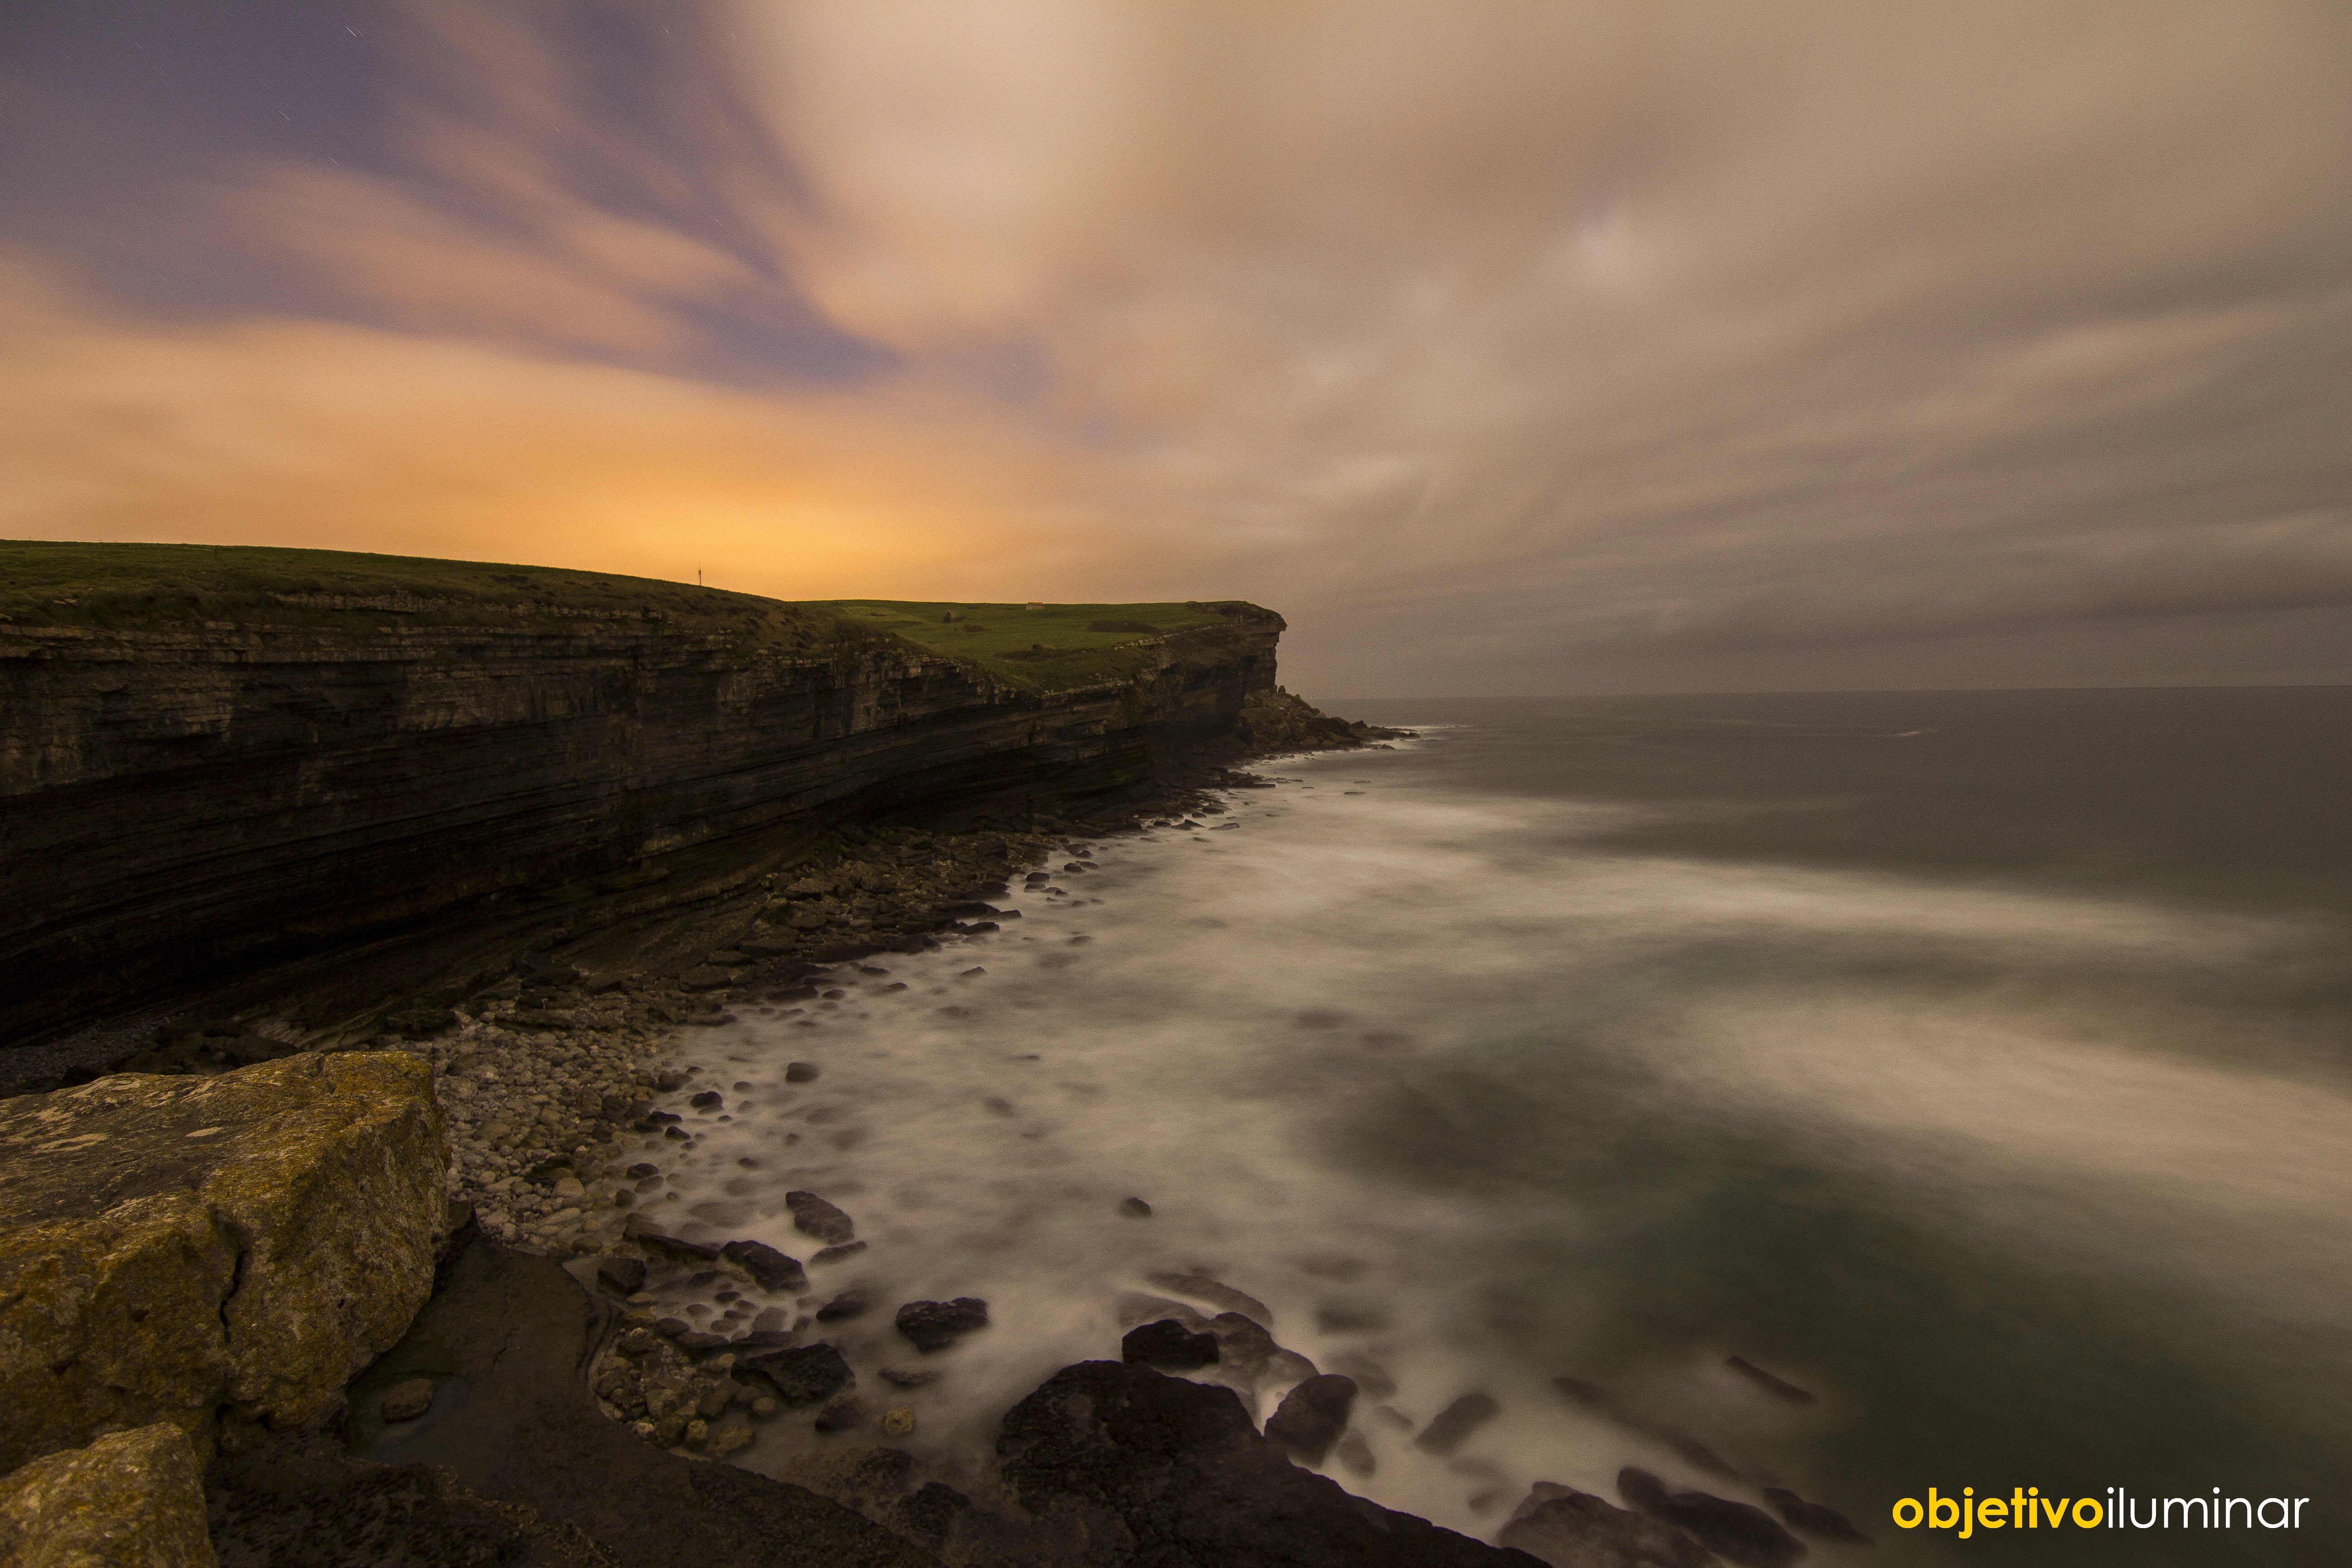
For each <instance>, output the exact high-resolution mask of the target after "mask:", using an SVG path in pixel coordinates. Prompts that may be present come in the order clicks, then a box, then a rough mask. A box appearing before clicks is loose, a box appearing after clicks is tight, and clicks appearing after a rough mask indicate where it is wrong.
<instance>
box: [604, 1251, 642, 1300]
mask: <svg viewBox="0 0 2352 1568" xmlns="http://www.w3.org/2000/svg"><path fill="white" fill-rule="evenodd" d="M596 1281H597V1283H598V1284H600V1285H602V1286H604V1289H607V1290H610V1291H611V1292H613V1294H614V1295H615V1296H634V1295H635V1294H636V1293H637V1292H638V1291H640V1290H642V1289H645V1288H646V1260H645V1259H644V1258H598V1259H597V1260H596Z"/></svg>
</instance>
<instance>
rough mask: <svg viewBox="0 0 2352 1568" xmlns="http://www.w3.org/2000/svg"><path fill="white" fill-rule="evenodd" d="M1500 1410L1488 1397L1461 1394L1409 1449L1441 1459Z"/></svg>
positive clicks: (1493, 1399)
mask: <svg viewBox="0 0 2352 1568" xmlns="http://www.w3.org/2000/svg"><path fill="white" fill-rule="evenodd" d="M1502 1408H1503V1407H1502V1406H1501V1405H1497V1404H1496V1403H1495V1398H1494V1395H1492V1394H1464V1395H1463V1396H1462V1397H1461V1398H1459V1399H1457V1400H1455V1401H1454V1403H1453V1404H1451V1405H1447V1406H1446V1407H1445V1408H1444V1409H1443V1410H1441V1411H1439V1412H1438V1413H1437V1417H1436V1419H1435V1420H1433V1421H1432V1422H1430V1424H1429V1425H1428V1426H1424V1427H1423V1428H1422V1430H1421V1436H1418V1437H1415V1438H1414V1439H1413V1440H1412V1446H1413V1447H1416V1448H1419V1449H1420V1450H1422V1452H1423V1453H1425V1454H1436V1455H1438V1456H1440V1457H1441V1458H1442V1457H1443V1456H1444V1455H1447V1454H1451V1453H1452V1452H1454V1449H1456V1448H1458V1447H1461V1446H1462V1444H1463V1441H1464V1439H1465V1438H1467V1437H1468V1436H1470V1434H1471V1433H1473V1432H1475V1431H1476V1430H1477V1429H1478V1428H1479V1427H1481V1426H1485V1425H1486V1423H1487V1422H1489V1421H1492V1420H1493V1419H1494V1418H1495V1417H1496V1415H1499V1414H1501V1412H1502Z"/></svg>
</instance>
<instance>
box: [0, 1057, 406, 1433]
mask: <svg viewBox="0 0 2352 1568" xmlns="http://www.w3.org/2000/svg"><path fill="white" fill-rule="evenodd" d="M444 1159H445V1156H444V1148H443V1143H442V1131H441V1118H440V1112H439V1111H438V1110H436V1107H435V1105H434V1100H433V1089H432V1079H431V1075H430V1073H429V1071H428V1069H427V1068H425V1064H424V1063H422V1062H420V1061H418V1060H416V1059H415V1058H413V1057H410V1056H407V1055H405V1054H403V1053H399V1052H382V1053H365V1054H360V1053H350V1054H336V1055H327V1056H320V1055H307V1056H299V1057H292V1058H287V1059H285V1060H283V1061H276V1062H268V1063H265V1064H262V1065H260V1066H257V1067H251V1068H244V1069H242V1070H240V1071H236V1072H230V1073H224V1074H222V1075H220V1076H219V1077H217V1078H209V1079H188V1078H166V1077H153V1076H148V1075H143V1074H123V1075H120V1076H116V1077H111V1078H102V1079H96V1080H95V1081H93V1082H90V1083H87V1084H83V1085H81V1086H80V1087H79V1088H75V1089H60V1090H58V1091H56V1092H54V1093H50V1094H38V1095H26V1096H21V1097H19V1098H17V1099H14V1100H5V1101H0V1409H5V1411H7V1413H8V1415H7V1420H6V1421H5V1424H0V1469H7V1468H15V1467H16V1466H19V1465H22V1464H24V1463H26V1461H28V1460H31V1459H35V1458H39V1457H41V1456H42V1455H44V1454H50V1453H55V1452H57V1451H58V1450H60V1449H66V1448H79V1447H83V1446H85V1445H87V1444H89V1442H90V1441H91V1440H92V1439H93V1438H94V1437H96V1436H99V1435H100V1434H101V1433H104V1432H110V1431H120V1430H122V1429H125V1428H130V1427H140V1426H149V1425H151V1424H152V1423H154V1422H158V1421H164V1422H169V1423H171V1424H172V1425H173V1426H176V1427H177V1428H179V1429H180V1430H181V1431H183V1432H185V1433H186V1434H188V1436H190V1437H191V1438H193V1439H194V1442H195V1444H196V1447H197V1450H198V1452H199V1454H200V1455H208V1454H209V1452H210V1449H211V1447H212V1445H213V1443H214V1441H215V1439H216V1438H218V1437H221V1436H225V1435H232V1434H236V1433H238V1432H243V1431H247V1430H249V1429H251V1428H252V1427H254V1426H257V1425H268V1426H294V1425H299V1424H300V1423H302V1422H304V1421H307V1420H310V1419H311V1418H312V1417H314V1416H315V1415H318V1414H319V1413H320V1411H322V1410H324V1409H325V1408H327V1407H328V1406H329V1405H331V1403H332V1402H333V1401H334V1399H335V1398H336V1395H337V1392H338V1390H340V1389H341V1386H342V1384H343V1383H344V1381H345V1379H347V1378H348V1377H349V1376H350V1375H351V1373H352V1372H353V1371H354V1370H356V1369H357V1368H359V1367H362V1366H364V1365H366V1364H367V1363H368V1362H369V1361H370V1360H372V1359H373V1357H374V1356H376V1355H377V1354H379V1353H381V1352H383V1350H385V1349H386V1348H387V1347H389V1346H390V1345H392V1344H393V1343H394V1342H396V1341H397V1340H398V1339H399V1338H400V1336H401V1334H402V1333H403V1332H404V1331H405V1330H406V1329H407V1327H408V1322H409V1320H410V1318H411V1317H413V1316H414V1315H415V1311H416V1310H417V1308H419V1307H420V1306H422V1305H423V1304H424V1302H425V1298H426V1296H427V1295H429V1294H430V1293H431V1290H432V1285H433V1260H434V1258H435V1255H436V1251H437V1250H438V1248H439V1246H440V1243H441V1241H442V1237H443V1234H444V1231H445V1229H446V1214H447V1205H446V1203H445V1201H444V1199H443V1196H442V1173H443V1169H444Z"/></svg>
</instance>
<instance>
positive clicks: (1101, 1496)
mask: <svg viewBox="0 0 2352 1568" xmlns="http://www.w3.org/2000/svg"><path fill="white" fill-rule="evenodd" d="M996 1453H997V1458H998V1459H999V1461H1000V1462H1001V1465H1002V1473H1003V1479H1004V1482H1005V1484H1006V1486H1007V1487H1008V1488H1009V1489H1011V1490H1012V1491H1013V1495H1014V1496H1016V1497H1017V1498H1018V1499H1019V1500H1020V1501H1021V1503H1022V1504H1023V1506H1024V1507H1025V1508H1027V1509H1028V1510H1030V1512H1031V1513H1032V1514H1034V1515H1035V1516H1037V1517H1038V1518H1039V1519H1040V1520H1041V1521H1045V1523H1047V1524H1048V1525H1055V1524H1059V1525H1061V1526H1062V1527H1064V1528H1066V1529H1067V1530H1070V1531H1083V1536H1082V1539H1084V1540H1086V1541H1087V1542H1090V1543H1092V1546H1091V1550H1092V1551H1093V1552H1095V1553H1096V1555H1094V1556H1092V1557H1090V1558H1089V1561H1100V1562H1104V1563H1126V1562H1134V1563H1185V1564H1188V1565H1190V1568H1264V1565H1265V1564H1266V1563H1285V1564H1288V1565H1290V1568H1405V1565H1407V1564H1411V1565H1412V1568H1489V1565H1492V1568H1535V1563H1536V1561H1537V1560H1536V1559H1534V1558H1532V1557H1528V1556H1527V1555H1525V1554H1524V1553H1521V1552H1512V1551H1505V1550H1499V1549H1497V1548H1495V1547H1491V1546H1486V1545H1483V1544H1481V1543H1480V1542H1475V1541H1472V1540H1470V1539H1468V1538H1467V1537H1465V1536H1461V1535H1456V1534H1454V1532H1453V1531H1448V1530H1441V1529H1439V1528H1438V1527H1437V1526H1436V1525H1433V1524H1432V1523H1430V1522H1429V1521H1427V1520H1423V1519H1416V1518H1414V1517H1413V1516H1412V1515H1411V1514H1405V1513H1397V1512H1393V1511H1391V1510H1388V1509H1383V1508H1380V1507H1377V1506H1376V1505H1374V1504H1372V1503H1370V1502H1367V1501H1365V1500H1362V1499H1360V1498H1355V1497H1351V1496H1349V1494H1348V1493H1347V1492H1346V1491H1344V1490H1342V1489H1341V1488H1340V1487H1339V1483H1337V1482H1336V1481H1331V1480H1328V1479H1325V1478H1324V1477H1321V1476H1318V1475H1316V1474H1315V1473H1314V1472H1313V1471H1311V1470H1303V1469H1300V1468H1298V1467H1297V1466H1296V1465H1294V1464H1292V1463H1291V1462H1290V1461H1289V1460H1288V1459H1287V1458H1284V1457H1283V1454H1282V1451H1281V1449H1280V1448H1279V1447H1276V1445H1275V1444H1273V1443H1270V1442H1268V1441H1266V1439H1265V1438H1264V1437H1261V1436H1258V1434H1257V1431H1256V1429H1255V1427H1253V1426H1251V1424H1250V1418H1249V1415H1248V1413H1247V1412H1246V1411H1245V1410H1244V1409H1243V1407H1242V1402H1241V1399H1240V1398H1239V1396H1238V1395H1236V1394H1234V1392H1233V1390H1231V1389H1229V1388H1222V1387H1218V1386H1216V1385H1214V1384H1201V1383H1192V1382H1189V1381H1187V1380H1186V1379H1183V1378H1179V1377H1168V1376H1165V1375H1163V1374H1161V1373H1158V1372H1154V1371H1153V1370H1152V1369H1151V1368H1150V1367H1147V1366H1129V1365H1126V1364H1123V1363H1118V1362H1105V1361H1097V1362H1082V1363H1079V1364H1077V1365H1076V1366H1066V1367H1064V1368H1063V1369H1062V1370H1061V1371H1060V1372H1057V1373H1055V1374H1054V1375H1053V1376H1052V1377H1050V1378H1048V1379H1046V1381H1045V1384H1043V1385H1042V1386H1040V1387H1039V1388H1038V1389H1037V1391H1036V1392H1035V1393H1034V1394H1030V1395H1029V1396H1028V1397H1027V1398H1026V1399H1024V1400H1023V1401H1022V1402H1021V1403H1020V1404H1018V1405H1014V1406H1013V1409H1012V1410H1011V1411H1010V1412H1008V1413H1007V1414H1006V1415H1005V1417H1004V1421H1003V1426H1001V1427H1000V1428H999V1430H998V1433H997V1438H996Z"/></svg>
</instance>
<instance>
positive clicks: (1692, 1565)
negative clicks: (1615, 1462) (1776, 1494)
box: [1495, 1481, 1715, 1568]
mask: <svg viewBox="0 0 2352 1568" xmlns="http://www.w3.org/2000/svg"><path fill="white" fill-rule="evenodd" d="M1495 1542H1496V1545H1498V1546H1515V1547H1517V1548H1518V1549H1519V1550H1520V1551H1522V1552H1527V1553H1528V1555H1529V1556H1531V1557H1539V1558H1541V1559H1543V1561H1544V1562H1546V1563H1549V1564H1551V1568H1712V1565H1713V1563H1714V1562H1715V1559H1714V1558H1713V1557H1711V1556H1709V1555H1708V1553H1707V1552H1706V1548H1705V1547H1703V1546H1701V1545H1699V1543H1698V1542H1696V1541H1693V1540H1692V1539H1691V1538H1690V1537H1689V1536H1687V1535H1685V1534H1683V1533H1682V1532H1681V1531H1678V1530H1675V1529H1674V1528H1673V1527H1672V1526H1670V1525H1665V1524H1661V1523H1660V1522H1658V1521H1656V1520H1654V1519H1651V1518H1649V1517H1647V1516H1646V1515H1643V1514H1639V1513H1634V1512H1630V1511H1628V1510H1625V1509H1622V1508H1619V1507H1617V1506H1615V1505H1614V1504H1612V1503H1611V1502H1608V1501H1606V1500H1603V1499H1601V1498H1597V1497H1594V1496H1593V1495H1592V1494H1591V1492H1580V1491H1578V1490H1577V1489H1575V1488H1574V1487H1563V1486H1559V1485H1557V1484H1555V1483H1553V1482H1551V1481H1538V1482H1537V1483H1536V1485H1535V1489H1533V1490H1532V1491H1530V1492H1528V1497H1527V1500H1526V1501H1525V1502H1522V1503H1521V1504H1519V1506H1518V1508H1517V1510H1516V1511H1515V1512H1513V1513H1512V1515H1511V1518H1510V1522H1509V1523H1507V1524H1506V1525H1504V1526H1503V1528H1502V1531H1501V1532H1500V1533H1498V1534H1497V1535H1496V1537H1495Z"/></svg>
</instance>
